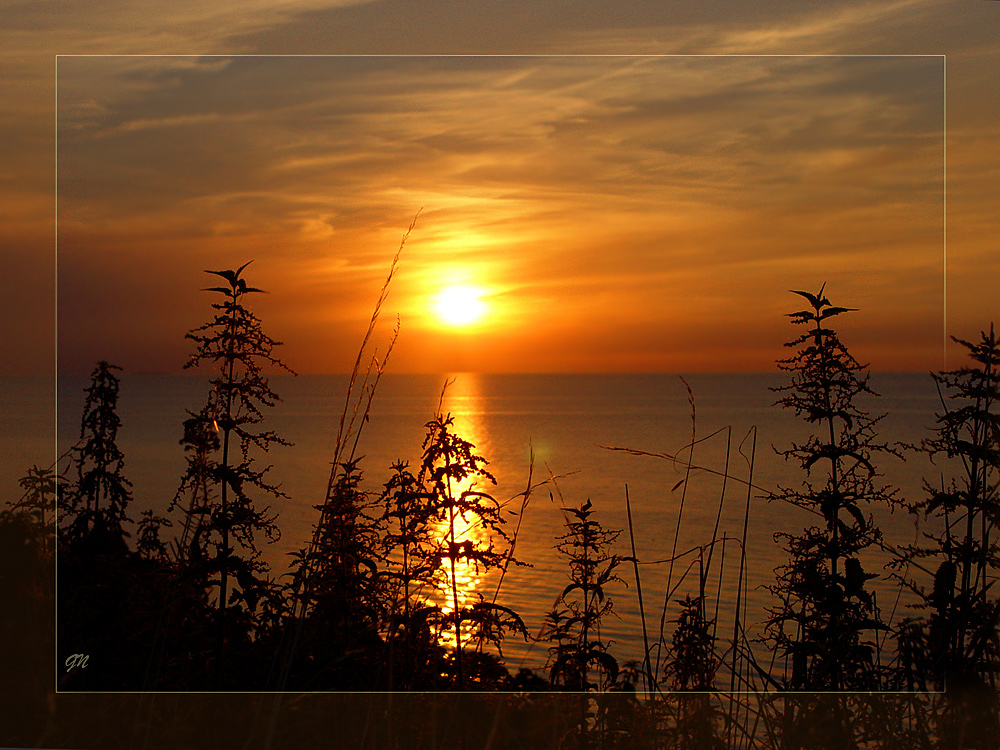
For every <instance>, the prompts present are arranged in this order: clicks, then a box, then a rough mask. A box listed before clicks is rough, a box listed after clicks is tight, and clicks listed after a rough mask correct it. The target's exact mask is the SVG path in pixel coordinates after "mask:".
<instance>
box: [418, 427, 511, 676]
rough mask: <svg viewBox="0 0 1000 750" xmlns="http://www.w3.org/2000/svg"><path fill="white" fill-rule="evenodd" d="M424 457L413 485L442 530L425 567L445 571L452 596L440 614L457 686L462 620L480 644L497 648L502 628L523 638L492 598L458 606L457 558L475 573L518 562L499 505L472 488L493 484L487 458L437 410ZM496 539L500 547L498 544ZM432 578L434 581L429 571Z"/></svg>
mask: <svg viewBox="0 0 1000 750" xmlns="http://www.w3.org/2000/svg"><path fill="white" fill-rule="evenodd" d="M425 427H426V429H427V435H426V437H425V438H424V444H423V451H424V453H423V459H422V461H421V465H420V471H419V472H418V475H417V484H418V485H420V486H421V487H422V488H423V492H424V493H426V495H427V508H426V511H425V516H424V517H425V519H426V522H427V524H428V526H429V528H431V529H434V528H439V529H443V533H444V538H443V539H441V540H440V541H439V542H438V544H437V545H436V549H434V550H433V551H432V553H431V561H430V562H431V565H430V568H431V569H432V570H434V571H436V572H438V573H440V572H441V571H442V570H443V571H445V572H446V573H447V584H446V585H447V586H448V588H449V589H450V591H448V592H447V593H448V594H450V595H451V604H452V611H451V612H450V613H449V614H448V615H447V616H446V617H445V618H444V623H445V624H446V625H448V624H451V625H453V626H454V631H455V651H454V653H455V676H456V683H457V686H458V688H459V689H460V690H461V689H463V688H464V686H465V674H464V671H463V662H462V658H463V657H462V652H463V648H464V645H465V643H466V638H465V636H464V634H463V630H462V624H463V622H467V623H468V624H469V626H470V629H474V631H475V632H474V633H470V637H472V638H475V639H476V640H477V641H478V642H479V645H480V649H481V643H482V641H483V640H490V641H492V642H493V643H494V644H495V645H497V647H499V645H500V643H501V641H502V639H503V636H504V631H505V630H508V631H513V632H518V633H520V634H521V635H523V636H524V637H525V638H527V629H526V628H525V625H524V622H523V621H522V620H521V618H520V617H519V616H518V615H517V614H516V613H515V612H513V610H510V609H508V608H506V607H502V606H500V605H498V604H496V602H495V601H492V602H487V601H485V600H483V599H482V598H480V601H478V602H476V603H474V604H473V605H471V606H468V607H467V606H463V602H462V598H461V597H460V596H459V589H458V579H457V575H456V573H457V565H458V563H459V561H460V560H465V561H466V564H471V565H472V566H473V567H474V568H475V570H476V572H477V573H478V572H488V571H490V570H493V569H496V568H500V567H503V566H506V565H508V564H510V563H514V564H515V565H518V564H523V563H520V561H518V560H516V559H514V557H513V555H512V554H511V553H510V551H509V550H508V549H507V548H506V547H507V545H510V543H511V540H510V537H509V536H508V535H507V533H506V531H505V530H504V526H505V524H506V523H507V519H506V518H505V517H504V515H503V510H502V507H501V504H500V503H499V502H498V501H497V500H496V499H495V498H494V497H493V496H492V495H489V494H488V493H486V492H483V491H481V490H477V489H476V482H477V481H483V480H485V481H488V482H490V483H491V484H496V479H495V478H494V477H493V475H492V474H490V473H489V472H488V471H487V470H486V469H485V468H484V466H485V464H486V463H487V461H486V459H485V458H483V457H482V456H480V455H477V454H475V453H473V449H474V448H475V446H474V445H473V444H472V443H470V442H469V441H468V440H465V439H463V438H462V437H460V436H459V435H457V434H456V433H455V431H454V419H453V418H452V416H451V415H447V416H446V415H442V414H437V415H436V416H435V417H434V419H432V420H431V421H430V422H428V423H427V424H426V425H425ZM498 544H500V545H502V547H498V546H497V545H498ZM431 576H432V579H434V580H436V577H435V576H434V574H433V573H432V574H431Z"/></svg>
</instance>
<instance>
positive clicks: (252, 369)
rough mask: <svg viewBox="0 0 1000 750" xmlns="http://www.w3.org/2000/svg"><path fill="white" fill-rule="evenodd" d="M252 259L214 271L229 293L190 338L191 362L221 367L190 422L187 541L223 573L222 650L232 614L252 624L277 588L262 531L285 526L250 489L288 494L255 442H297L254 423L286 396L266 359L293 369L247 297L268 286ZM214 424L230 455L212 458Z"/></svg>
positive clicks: (195, 555) (192, 553) (267, 533)
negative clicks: (268, 372)
mask: <svg viewBox="0 0 1000 750" xmlns="http://www.w3.org/2000/svg"><path fill="white" fill-rule="evenodd" d="M247 265H249V263H246V264H244V265H242V266H240V267H239V268H238V269H237V270H235V271H231V270H227V271H206V273H209V274H213V275H215V276H219V277H221V278H222V279H224V280H225V281H226V282H228V286H224V287H222V286H220V287H212V288H210V289H207V290H206V291H211V292H217V293H219V294H221V295H223V297H224V299H223V301H221V302H216V303H213V304H212V309H213V310H215V314H214V317H213V319H212V320H211V321H210V322H208V323H206V324H205V325H203V326H200V327H199V328H196V329H194V330H193V331H190V332H189V333H188V334H187V336H186V337H187V338H188V339H190V340H192V341H194V342H195V343H196V344H197V349H196V351H195V353H194V354H193V355H192V356H191V358H190V359H189V360H188V362H187V364H185V365H184V367H185V368H190V367H195V366H197V365H200V364H202V363H206V362H207V363H210V364H211V365H212V366H213V367H214V368H215V372H216V374H215V376H214V377H213V378H212V379H211V380H210V383H211V385H212V390H211V392H210V394H209V398H208V403H207V405H206V407H205V408H204V409H203V410H202V411H201V412H200V414H197V415H196V414H193V413H192V414H191V416H192V417H194V418H196V419H200V420H202V422H203V426H201V427H196V426H194V425H193V424H192V423H191V422H189V423H188V424H187V425H186V427H185V441H187V443H188V447H190V448H191V449H192V456H190V457H189V464H188V472H187V474H186V475H185V480H184V481H187V482H190V483H192V486H191V491H192V501H191V505H190V506H189V508H188V511H187V513H188V514H189V518H188V522H187V523H186V524H185V526H186V528H187V531H188V533H190V535H191V542H190V545H188V544H187V543H186V540H184V543H185V546H186V549H183V550H182V553H183V554H186V555H187V559H188V564H189V565H190V563H191V561H192V559H195V560H197V561H198V562H199V564H201V565H202V566H203V570H204V572H205V573H206V574H218V576H219V578H218V579H214V578H213V579H209V580H208V581H207V583H208V584H209V585H212V586H216V585H217V586H218V589H219V595H218V610H219V615H220V617H219V641H220V650H221V649H222V648H224V647H225V642H226V620H227V618H228V617H230V616H232V617H233V619H234V620H239V621H242V623H243V624H244V625H245V624H246V622H247V621H248V618H249V617H250V616H251V615H252V613H253V611H254V610H255V609H256V604H257V603H258V602H259V601H260V598H261V597H262V596H264V594H265V593H266V591H267V590H268V589H269V588H270V587H271V584H270V583H268V582H267V581H265V580H264V578H263V577H262V576H263V574H264V573H265V572H266V571H267V566H266V565H265V564H264V563H263V562H262V561H261V560H260V559H259V558H260V549H259V547H258V544H257V539H258V535H261V534H262V535H263V536H264V537H265V538H266V539H267V540H268V541H272V542H273V541H276V540H277V538H278V536H279V532H278V528H277V526H276V525H275V524H274V520H275V516H273V515H270V514H269V508H268V507H264V508H258V507H257V506H256V504H255V502H254V499H253V498H252V497H251V496H250V494H249V491H250V489H251V488H256V489H257V490H259V491H260V492H261V493H262V494H264V495H269V496H271V497H274V498H285V497H287V495H285V494H284V493H283V492H281V490H280V489H279V488H278V487H277V486H276V485H273V484H270V483H269V482H268V481H267V480H266V478H265V477H266V474H267V472H268V470H269V469H270V467H266V468H264V469H255V468H254V457H253V456H252V455H251V451H252V449H254V448H256V449H259V450H262V451H265V452H266V451H267V450H268V449H269V448H270V446H271V445H273V444H278V445H289V443H288V442H287V441H285V440H283V439H282V438H280V437H279V436H278V435H277V434H276V433H274V432H273V431H255V429H254V428H255V427H256V426H257V425H259V424H260V423H261V422H262V421H263V413H262V412H261V408H262V407H270V406H274V404H275V402H276V401H277V400H278V396H277V394H275V393H274V392H273V391H272V390H271V388H270V387H269V385H268V380H267V378H266V376H265V375H264V372H263V370H262V365H265V364H270V365H273V366H275V367H278V368H280V369H283V370H286V371H288V372H291V370H290V369H289V368H288V367H287V366H285V365H284V363H282V362H281V361H280V360H279V359H278V358H277V357H275V356H274V354H273V350H274V348H275V347H276V346H278V345H279V344H280V342H277V341H275V340H274V339H272V338H271V337H269V336H268V335H267V334H265V333H264V332H263V330H262V328H261V325H260V320H259V319H258V318H257V316H256V315H254V314H253V312H251V311H250V310H249V309H248V308H247V307H246V306H245V305H244V303H243V298H244V296H245V295H247V294H251V293H256V292H260V291H261V290H260V289H257V288H254V287H249V286H247V284H246V281H245V280H244V279H243V278H241V275H240V274H241V273H242V272H243V270H244V269H245V268H246V267H247ZM208 425H211V427H212V429H213V430H217V431H221V434H222V438H221V450H222V455H221V457H220V458H219V459H218V460H215V461H210V462H209V461H208V459H207V455H208V450H209V449H210V448H211V446H212V441H211V439H210V438H208V435H207V426H208ZM235 441H238V442H239V446H240V454H241V457H240V459H239V460H234V458H233V456H232V454H231V449H232V447H233V443H234V442H235ZM206 474H207V476H208V478H210V480H211V483H212V484H214V485H216V486H217V487H218V501H217V502H212V504H210V505H209V504H208V503H209V502H210V501H212V500H214V498H213V497H212V496H211V495H210V494H209V491H208V488H207V484H206V483H205V482H204V479H205V475H206ZM182 488H183V483H182ZM199 492H200V493H201V494H200V496H199ZM192 514H193V515H194V518H193V519H192V518H191V517H190V516H191V515H192ZM192 529H193V531H192ZM233 542H235V544H236V545H238V546H239V548H241V550H242V556H241V555H238V554H237V552H236V548H234V546H233ZM230 577H233V578H235V579H236V583H237V585H238V586H239V589H235V588H234V590H233V591H232V592H230V590H229V587H230ZM240 604H242V605H245V609H242V608H240V610H239V611H237V612H234V613H227V608H228V607H229V606H230V605H240Z"/></svg>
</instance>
